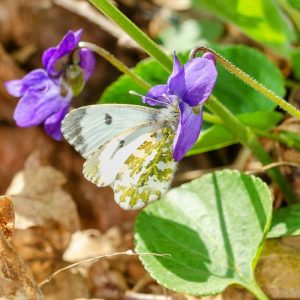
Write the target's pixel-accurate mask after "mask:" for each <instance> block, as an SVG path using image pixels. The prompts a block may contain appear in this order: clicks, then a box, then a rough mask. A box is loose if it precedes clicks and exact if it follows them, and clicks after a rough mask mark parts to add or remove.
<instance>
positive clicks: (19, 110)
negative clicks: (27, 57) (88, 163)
mask: <svg viewBox="0 0 300 300" xmlns="http://www.w3.org/2000/svg"><path fill="white" fill-rule="evenodd" d="M81 34H82V29H80V30H77V31H71V30H70V31H69V32H68V33H67V34H66V35H65V36H64V37H63V39H62V40H61V42H60V43H59V44H58V45H57V46H56V47H51V48H49V49H48V50H46V51H45V52H44V54H43V57H42V62H43V65H44V68H45V69H36V70H33V71H31V72H30V73H28V74H27V75H25V76H24V77H23V78H22V79H18V80H10V81H8V82H6V83H5V86H6V89H7V91H8V93H9V94H11V95H12V96H15V97H21V99H20V101H19V102H18V104H17V106H16V109H15V112H14V119H15V121H16V123H17V125H18V126H20V127H30V126H37V125H40V124H44V128H45V131H46V132H47V133H48V134H49V135H50V136H51V137H52V138H53V139H55V140H61V139H62V133H61V129H60V126H61V121H62V120H63V118H64V117H65V115H66V114H67V112H68V110H69V107H70V103H71V100H72V97H73V95H74V89H73V86H72V81H71V80H70V78H69V77H68V76H70V72H69V73H68V70H70V69H69V68H70V67H73V70H74V67H75V70H76V72H77V73H76V75H75V76H77V78H76V79H77V84H78V78H79V79H80V77H82V87H83V86H84V83H85V82H86V81H87V80H88V79H89V77H90V76H91V74H92V72H93V70H94V67H95V58H94V54H93V53H92V51H91V50H89V49H78V58H75V55H73V54H74V53H73V52H74V51H75V50H76V49H77V47H78V43H79V41H80V38H81ZM62 60H65V62H63V61H62ZM73 77H74V74H73Z"/></svg>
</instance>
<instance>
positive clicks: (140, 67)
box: [100, 59, 169, 105]
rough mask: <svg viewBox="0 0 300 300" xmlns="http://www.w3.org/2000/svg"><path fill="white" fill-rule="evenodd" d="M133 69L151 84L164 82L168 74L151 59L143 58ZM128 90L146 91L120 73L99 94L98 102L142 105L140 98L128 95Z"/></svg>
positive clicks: (142, 92)
mask: <svg viewBox="0 0 300 300" xmlns="http://www.w3.org/2000/svg"><path fill="white" fill-rule="evenodd" d="M134 71H135V72H136V74H138V75H140V76H141V77H142V78H143V79H144V80H145V81H146V82H149V83H150V84H151V85H156V84H160V83H164V82H166V81H167V78H168V76H169V75H168V72H167V71H166V70H165V69H163V68H162V67H161V66H160V65H159V64H158V63H157V62H156V61H154V60H152V59H145V60H143V61H142V62H140V63H138V64H137V65H136V67H135V68H134ZM130 90H133V91H135V92H137V93H140V94H145V93H146V92H147V91H146V90H145V89H144V88H142V87H140V86H139V85H138V84H137V83H135V82H133V81H132V80H131V79H130V78H129V77H128V76H127V75H122V76H121V77H120V78H119V79H117V80H116V81H115V82H114V83H112V84H111V85H110V86H109V87H108V88H106V89H105V91H104V92H103V94H102V96H101V99H100V102H101V103H128V104H137V105H142V100H141V98H140V97H137V96H133V95H130V94H129V91H130Z"/></svg>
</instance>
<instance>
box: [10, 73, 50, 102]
mask: <svg viewBox="0 0 300 300" xmlns="http://www.w3.org/2000/svg"><path fill="white" fill-rule="evenodd" d="M48 82H49V78H48V75H47V73H46V71H45V70H43V69H36V70H33V71H31V72H30V73H28V74H27V75H25V76H24V77H23V78H22V79H18V80H10V81H7V82H6V83H5V87H6V89H7V91H8V92H9V94H11V95H12V96H14V97H21V96H23V95H24V94H25V92H26V91H27V90H29V89H30V90H46V89H47V88H48Z"/></svg>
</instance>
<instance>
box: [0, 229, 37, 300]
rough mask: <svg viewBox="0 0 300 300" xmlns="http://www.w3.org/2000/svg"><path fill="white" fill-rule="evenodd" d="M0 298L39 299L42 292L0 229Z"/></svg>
mask: <svg viewBox="0 0 300 300" xmlns="http://www.w3.org/2000/svg"><path fill="white" fill-rule="evenodd" d="M0 298H1V299H3V300H22V299H27V300H39V299H42V294H41V292H40V290H39V289H38V287H37V284H36V282H35V281H34V279H33V277H32V274H31V273H30V272H29V270H28V268H27V267H26V265H25V263H24V261H23V260H22V258H21V257H20V256H19V255H18V254H17V253H16V252H15V251H14V250H13V248H12V247H11V245H10V244H9V242H8V241H7V240H6V239H5V237H4V235H3V234H2V232H1V231H0Z"/></svg>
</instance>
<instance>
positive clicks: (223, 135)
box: [187, 111, 282, 156]
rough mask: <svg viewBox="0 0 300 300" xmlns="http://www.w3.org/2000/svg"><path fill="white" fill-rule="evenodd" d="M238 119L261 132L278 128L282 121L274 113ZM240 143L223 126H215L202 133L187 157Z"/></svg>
mask: <svg viewBox="0 0 300 300" xmlns="http://www.w3.org/2000/svg"><path fill="white" fill-rule="evenodd" d="M237 118H238V119H239V120H240V121H241V122H242V123H243V124H245V125H247V126H249V127H252V128H255V129H259V130H269V129H272V128H273V127H275V126H276V124H277V123H278V122H279V121H280V120H281V119H282V115H281V114H280V113H278V112H274V111H272V112H261V111H257V112H253V113H245V114H241V115H237ZM238 142H239V141H238V139H237V138H236V137H235V136H234V134H232V133H231V132H230V131H228V130H227V129H226V128H225V127H224V126H223V125H213V126H211V127H209V128H207V129H204V130H202V131H201V133H200V136H199V138H198V141H197V142H196V144H195V145H194V146H193V148H192V149H191V150H190V151H189V152H188V153H187V156H189V155H195V154H199V153H204V152H207V151H211V150H217V149H220V148H223V147H226V146H229V145H234V144H237V143H238Z"/></svg>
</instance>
